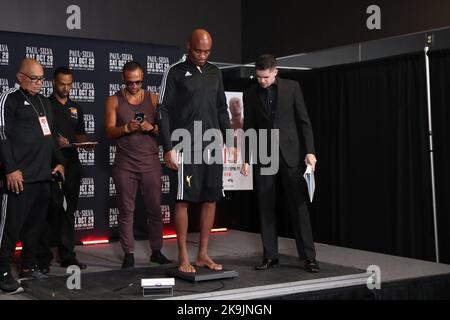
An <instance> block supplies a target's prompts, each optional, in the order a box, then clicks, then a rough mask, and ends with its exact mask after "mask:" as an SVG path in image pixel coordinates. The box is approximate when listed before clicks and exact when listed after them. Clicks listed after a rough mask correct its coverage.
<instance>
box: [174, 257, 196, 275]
mask: <svg viewBox="0 0 450 320" xmlns="http://www.w3.org/2000/svg"><path fill="white" fill-rule="evenodd" d="M178 271H180V272H187V273H195V272H196V270H195V268H194V267H193V266H192V265H191V264H190V263H189V261H181V260H180V262H179V264H178Z"/></svg>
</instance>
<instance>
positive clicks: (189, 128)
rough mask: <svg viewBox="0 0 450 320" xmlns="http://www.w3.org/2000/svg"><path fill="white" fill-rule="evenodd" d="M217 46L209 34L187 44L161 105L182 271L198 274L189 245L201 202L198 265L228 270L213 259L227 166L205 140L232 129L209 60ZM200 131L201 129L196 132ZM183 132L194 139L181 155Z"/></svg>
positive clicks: (197, 34)
mask: <svg viewBox="0 0 450 320" xmlns="http://www.w3.org/2000/svg"><path fill="white" fill-rule="evenodd" d="M211 47H212V38H211V35H210V34H209V33H208V32H207V31H206V30H203V29H197V30H194V31H193V33H192V35H191V38H190V40H189V41H188V44H187V52H188V54H187V55H185V56H183V58H182V59H181V60H180V61H179V62H177V63H175V64H174V65H172V66H171V67H170V68H168V69H167V70H166V71H165V74H164V77H163V80H162V84H161V94H160V97H159V104H158V110H159V124H160V134H161V138H162V144H163V148H164V152H165V153H164V160H165V162H166V165H167V167H169V168H171V169H173V170H177V171H178V190H177V191H178V192H177V202H176V204H175V229H176V232H177V239H178V270H179V271H181V272H196V270H195V268H194V266H192V265H191V264H190V262H189V256H188V251H187V246H186V237H187V230H188V215H187V212H188V207H189V203H201V212H200V215H201V216H200V247H199V251H198V255H197V259H196V262H195V264H196V266H198V267H207V268H209V269H212V270H221V269H222V266H221V265H220V264H217V263H215V262H214V261H213V260H212V259H211V258H210V257H209V256H208V241H209V233H210V231H211V228H212V226H213V224H214V217H215V210H216V201H217V200H219V199H220V198H221V197H222V195H223V192H222V163H221V162H219V163H217V161H213V159H214V158H216V159H217V158H218V157H219V154H217V151H216V154H215V153H214V150H212V151H208V150H206V149H205V143H204V142H202V137H203V133H204V132H205V131H206V130H209V129H213V130H221V133H222V134H225V130H226V129H229V128H230V119H229V116H228V110H227V103H226V98H225V93H224V89H223V82H222V75H221V72H220V70H219V69H218V68H217V67H215V66H214V65H212V64H210V63H209V62H207V59H208V56H209V54H210V52H211ZM199 127H201V129H200V130H194V129H195V128H197V129H198V128H199ZM177 129H183V130H185V132H188V133H189V134H190V137H191V144H190V150H183V152H182V153H179V154H177V151H176V150H175V149H174V145H175V144H172V141H171V134H172V133H173V131H175V130H177ZM199 133H200V134H202V136H201V137H200V136H198V135H199ZM188 149H189V148H188ZM205 155H206V156H205ZM215 156H217V157H215Z"/></svg>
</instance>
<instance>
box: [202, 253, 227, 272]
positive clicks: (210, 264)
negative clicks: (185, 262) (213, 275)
mask: <svg viewBox="0 0 450 320" xmlns="http://www.w3.org/2000/svg"><path fill="white" fill-rule="evenodd" d="M195 264H196V265H197V267H207V268H209V269H211V270H214V271H220V270H222V265H221V264H218V263H215V262H214V261H212V259H211V258H210V257H208V256H206V257H202V258H197V261H196V263H195Z"/></svg>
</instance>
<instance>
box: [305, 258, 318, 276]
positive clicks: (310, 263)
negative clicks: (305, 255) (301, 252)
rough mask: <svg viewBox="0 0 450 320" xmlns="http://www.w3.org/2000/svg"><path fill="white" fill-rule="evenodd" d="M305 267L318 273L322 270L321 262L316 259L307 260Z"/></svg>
mask: <svg viewBox="0 0 450 320" xmlns="http://www.w3.org/2000/svg"><path fill="white" fill-rule="evenodd" d="M305 269H306V271H308V272H311V273H317V272H319V271H320V267H319V263H318V262H317V261H316V259H309V260H306V261H305Z"/></svg>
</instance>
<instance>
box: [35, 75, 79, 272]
mask: <svg viewBox="0 0 450 320" xmlns="http://www.w3.org/2000/svg"><path fill="white" fill-rule="evenodd" d="M72 83H73V76H72V71H70V69H67V68H65V67H59V68H56V69H55V71H54V73H53V94H52V95H51V96H50V97H49V100H50V102H51V104H52V114H53V122H54V128H55V133H56V135H57V139H58V143H59V146H60V148H61V150H62V153H63V156H64V160H65V173H66V176H65V180H64V182H63V183H62V184H59V183H53V184H52V197H51V198H52V200H51V202H50V206H49V211H48V216H47V228H48V232H46V233H45V234H43V237H42V239H41V243H40V248H39V253H38V262H39V269H40V270H41V271H42V273H44V274H46V273H48V272H49V271H50V263H51V261H52V259H53V254H52V251H51V250H50V247H52V246H55V247H57V248H58V254H59V259H60V265H61V267H64V268H66V267H68V266H70V265H77V266H78V267H80V269H85V268H86V265H85V264H84V263H81V262H79V261H78V260H77V259H76V254H75V252H74V248H75V239H74V212H75V210H76V209H77V203H78V197H79V193H80V178H81V164H80V160H79V159H78V150H77V148H76V147H74V146H73V143H76V142H86V141H87V137H86V131H85V126H84V112H83V109H82V107H81V106H80V105H79V104H77V103H75V102H74V101H72V100H71V99H70V97H69V94H70V89H71V88H72ZM64 197H65V199H66V203H67V206H66V208H64V206H63V203H64Z"/></svg>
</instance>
